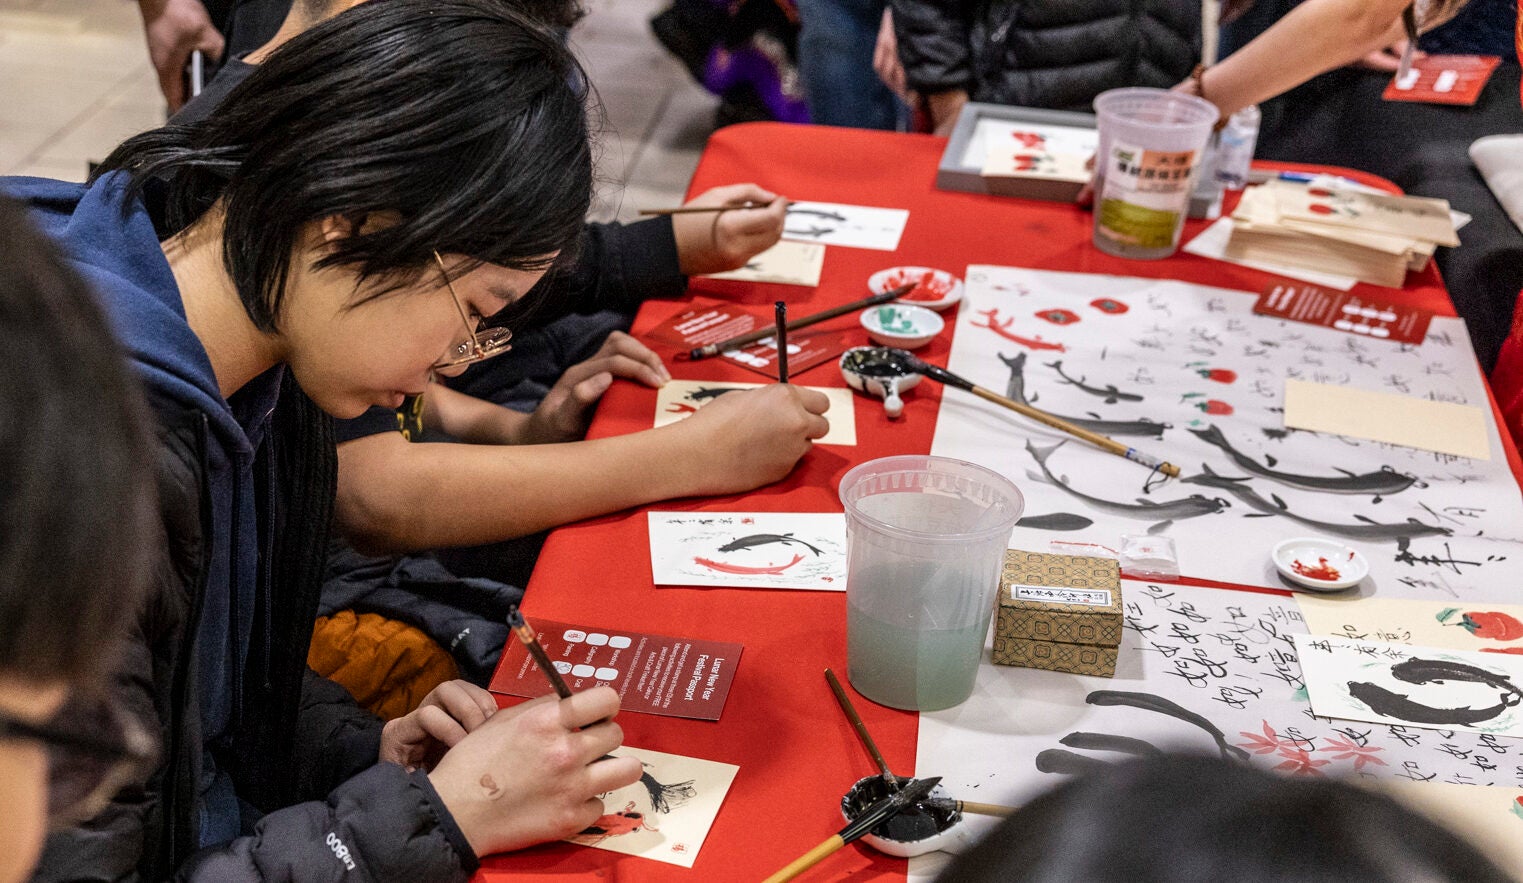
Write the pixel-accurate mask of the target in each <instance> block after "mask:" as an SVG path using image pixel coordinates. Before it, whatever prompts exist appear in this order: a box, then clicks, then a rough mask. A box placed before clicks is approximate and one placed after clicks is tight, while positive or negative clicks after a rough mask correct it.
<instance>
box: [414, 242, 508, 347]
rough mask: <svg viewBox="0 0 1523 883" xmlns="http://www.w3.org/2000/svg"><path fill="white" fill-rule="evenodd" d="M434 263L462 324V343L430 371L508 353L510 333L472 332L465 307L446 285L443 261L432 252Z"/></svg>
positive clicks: (499, 330)
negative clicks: (463, 332)
mask: <svg viewBox="0 0 1523 883" xmlns="http://www.w3.org/2000/svg"><path fill="white" fill-rule="evenodd" d="M434 263H436V264H438V265H439V272H440V273H441V274H442V275H443V276H444V285H445V287H446V288H448V289H449V296H450V298H452V299H453V300H454V301H455V309H457V310H459V311H460V321H461V322H463V323H465V340H464V341H463V342H461V343H460V344H458V345H456V346H455V347H454V348H453V349H451V350H450V351H449V354H448V355H446V356H445V357H444V358H442V359H440V360H439V361H437V362H435V363H434V364H433V370H435V371H442V370H447V369H449V368H459V367H461V366H462V365H471V364H475V363H476V362H480V361H483V360H485V359H490V358H492V357H493V356H500V355H502V354H503V353H505V352H507V351H508V350H510V349H512V348H513V347H512V345H511V344H509V343H508V341H509V340H510V339H512V337H513V332H511V331H509V330H508V329H506V328H472V327H471V320H470V318H469V317H468V316H467V315H466V313H465V305H464V304H462V303H461V302H460V295H459V294H457V293H456V292H455V284H454V283H453V282H451V281H450V278H449V270H446V269H445V268H444V258H442V257H440V256H439V253H438V252H437V251H436V252H434Z"/></svg>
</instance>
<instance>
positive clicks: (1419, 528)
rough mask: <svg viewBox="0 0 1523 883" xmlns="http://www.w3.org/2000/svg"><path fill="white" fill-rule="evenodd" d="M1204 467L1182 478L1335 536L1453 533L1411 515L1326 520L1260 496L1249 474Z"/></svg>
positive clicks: (1380, 538)
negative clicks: (1396, 519)
mask: <svg viewBox="0 0 1523 883" xmlns="http://www.w3.org/2000/svg"><path fill="white" fill-rule="evenodd" d="M1200 468H1201V469H1202V470H1204V473H1203V474H1201V475H1192V476H1190V477H1189V478H1182V479H1180V481H1182V482H1183V483H1185V484H1199V485H1204V486H1206V487H1210V488H1216V489H1217V490H1223V491H1226V492H1227V493H1229V494H1231V495H1232V496H1234V497H1237V498H1238V500H1239V501H1241V502H1242V503H1243V505H1245V506H1247V507H1248V508H1250V509H1253V510H1256V511H1257V512H1259V513H1261V514H1262V515H1279V516H1281V517H1284V518H1289V519H1290V520H1291V521H1294V522H1296V523H1297V524H1304V525H1306V526H1307V527H1310V528H1313V529H1315V530H1320V531H1322V532H1324V533H1330V534H1332V535H1334V536H1340V537H1344V538H1346V539H1351V540H1372V541H1376V542H1380V541H1386V542H1396V541H1400V540H1403V539H1407V540H1410V539H1414V538H1416V537H1447V536H1449V535H1451V534H1452V533H1453V531H1452V530H1450V529H1449V528H1447V527H1440V526H1438V525H1434V524H1424V523H1422V522H1421V521H1418V520H1417V519H1416V518H1408V519H1407V520H1406V523H1404V524H1382V523H1380V522H1378V521H1371V520H1370V519H1368V518H1366V517H1364V516H1363V515H1355V516H1354V518H1355V519H1357V520H1358V521H1360V522H1363V523H1362V524H1332V523H1329V522H1326V521H1316V520H1314V519H1311V518H1307V517H1306V516H1304V515H1297V514H1296V513H1294V512H1292V511H1290V507H1289V506H1287V505H1285V501H1284V500H1282V499H1280V498H1279V497H1278V496H1277V495H1275V494H1270V495H1269V497H1270V500H1273V501H1274V502H1272V503H1271V502H1270V501H1269V500H1266V499H1264V498H1263V497H1261V496H1259V495H1258V494H1257V493H1255V492H1254V491H1253V489H1252V488H1250V487H1248V486H1247V485H1246V484H1244V482H1246V481H1248V480H1249V479H1247V478H1228V477H1226V476H1225V475H1217V474H1216V473H1215V472H1212V471H1211V467H1210V466H1207V465H1206V464H1204V463H1202V464H1201V466H1200ZM1248 517H1249V518H1253V517H1255V516H1252V515H1250V516H1248Z"/></svg>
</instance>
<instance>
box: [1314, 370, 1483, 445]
mask: <svg viewBox="0 0 1523 883" xmlns="http://www.w3.org/2000/svg"><path fill="white" fill-rule="evenodd" d="M1285 425H1286V426H1287V427H1289V428H1292V429H1309V430H1312V431H1314V432H1330V433H1333V434H1334V435H1346V436H1349V437H1351V438H1367V439H1371V440H1373V441H1380V442H1389V443H1390V444H1393V445H1405V446H1406V447H1409V448H1420V449H1422V450H1424V451H1438V452H1439V453H1443V454H1453V455H1454V456H1456V457H1470V458H1472V459H1475V460H1490V459H1491V444H1490V441H1489V439H1488V435H1487V432H1486V412H1485V411H1483V410H1481V409H1480V408H1477V407H1473V406H1471V405H1455V404H1451V403H1449V402H1430V401H1428V400H1426V399H1415V398H1412V397H1411V396H1403V395H1395V394H1392V393H1386V392H1371V391H1369V390H1365V389H1355V388H1354V387H1350V386H1331V385H1329V384H1325V383H1307V382H1306V381H1304V380H1286V381H1285Z"/></svg>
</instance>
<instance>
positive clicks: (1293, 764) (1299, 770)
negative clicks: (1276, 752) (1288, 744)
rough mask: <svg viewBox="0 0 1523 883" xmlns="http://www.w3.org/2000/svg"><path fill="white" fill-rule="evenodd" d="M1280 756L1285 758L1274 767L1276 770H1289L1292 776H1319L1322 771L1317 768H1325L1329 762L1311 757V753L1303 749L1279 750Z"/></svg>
mask: <svg viewBox="0 0 1523 883" xmlns="http://www.w3.org/2000/svg"><path fill="white" fill-rule="evenodd" d="M1280 756H1281V757H1283V758H1285V760H1284V761H1283V762H1281V763H1278V764H1276V765H1275V769H1277V770H1289V771H1290V773H1291V775H1293V776H1320V775H1322V771H1321V770H1319V769H1317V767H1323V766H1327V765H1328V764H1329V763H1332V761H1330V760H1323V759H1321V758H1318V757H1312V756H1311V752H1310V751H1307V750H1306V749H1305V748H1281V749H1280Z"/></svg>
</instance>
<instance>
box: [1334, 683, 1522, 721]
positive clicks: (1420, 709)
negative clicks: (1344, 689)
mask: <svg viewBox="0 0 1523 883" xmlns="http://www.w3.org/2000/svg"><path fill="white" fill-rule="evenodd" d="M1348 692H1349V695H1350V696H1353V697H1354V698H1355V699H1358V700H1359V701H1360V702H1363V703H1364V704H1365V705H1368V706H1369V707H1370V711H1373V712H1375V713H1376V714H1378V715H1381V716H1382V717H1390V718H1395V719H1397V720H1400V721H1406V722H1408V723H1414V724H1430V725H1435V726H1475V725H1476V724H1479V723H1485V722H1486V721H1489V720H1492V719H1494V718H1496V717H1498V716H1499V715H1501V714H1503V713H1504V712H1506V711H1507V709H1509V708H1512V707H1514V706H1516V705H1517V704H1518V700H1516V699H1512V700H1509V699H1507V698H1506V697H1503V698H1502V701H1501V702H1499V703H1498V704H1496V705H1488V706H1486V707H1484V708H1471V707H1470V706H1468V705H1466V706H1462V707H1460V708H1434V707H1433V706H1431V705H1424V704H1423V703H1421V702H1413V701H1412V700H1411V699H1408V698H1407V697H1406V696H1403V695H1402V694H1400V693H1394V692H1392V691H1390V690H1387V689H1386V688H1385V687H1381V686H1378V685H1376V684H1367V683H1363V682H1358V683H1356V682H1354V681H1350V682H1349V685H1348Z"/></svg>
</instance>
